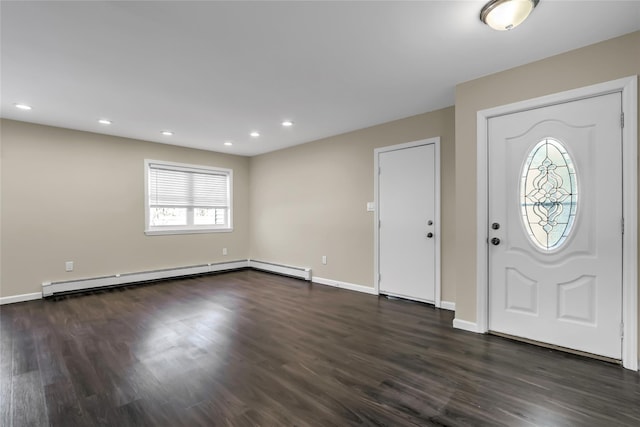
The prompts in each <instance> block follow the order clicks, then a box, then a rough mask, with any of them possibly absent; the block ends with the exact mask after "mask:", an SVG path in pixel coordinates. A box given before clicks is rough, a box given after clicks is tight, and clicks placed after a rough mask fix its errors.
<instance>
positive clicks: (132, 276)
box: [42, 260, 249, 298]
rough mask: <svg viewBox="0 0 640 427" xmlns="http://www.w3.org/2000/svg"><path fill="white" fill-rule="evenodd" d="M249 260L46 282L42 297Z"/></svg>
mask: <svg viewBox="0 0 640 427" xmlns="http://www.w3.org/2000/svg"><path fill="white" fill-rule="evenodd" d="M248 266H249V261H248V260H239V261H229V262H220V263H215V264H203V265H193V266H190V267H179V268H167V269H163V270H153V271H143V272H138V273H126V274H115V275H113V276H103V277H94V278H90V279H78V280H68V281H64V282H44V283H43V284H42V297H43V298H46V297H50V296H53V295H56V294H66V293H72V292H79V291H84V290H89V289H99V288H108V287H115V286H122V285H127V284H132V283H142V282H151V281H155V280H162V279H171V278H176V277H183V276H194V275H198V274H207V273H215V272H221V271H229V270H238V269H242V268H247V267H248Z"/></svg>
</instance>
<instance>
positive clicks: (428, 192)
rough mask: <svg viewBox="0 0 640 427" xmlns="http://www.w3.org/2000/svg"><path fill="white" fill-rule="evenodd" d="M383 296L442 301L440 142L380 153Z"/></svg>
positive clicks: (379, 183) (380, 269)
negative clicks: (438, 293)
mask: <svg viewBox="0 0 640 427" xmlns="http://www.w3.org/2000/svg"><path fill="white" fill-rule="evenodd" d="M376 154H377V161H378V166H379V169H378V170H379V176H378V218H379V231H378V236H379V237H378V250H379V261H378V267H379V275H380V276H379V292H380V293H382V294H386V295H393V296H398V297H403V298H408V299H413V300H417V301H423V302H429V303H435V301H436V268H437V265H436V244H437V243H436V242H437V241H438V238H439V236H436V231H437V230H438V228H437V226H436V221H437V220H439V217H438V218H436V213H437V209H439V208H438V207H437V206H436V144H435V143H426V144H422V145H417V146H410V147H404V148H398V149H391V150H386V151H376Z"/></svg>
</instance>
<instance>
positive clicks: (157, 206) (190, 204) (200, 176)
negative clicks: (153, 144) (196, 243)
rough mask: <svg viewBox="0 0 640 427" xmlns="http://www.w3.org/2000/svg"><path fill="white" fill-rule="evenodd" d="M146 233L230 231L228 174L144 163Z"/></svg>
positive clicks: (206, 169)
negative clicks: (145, 178) (145, 176)
mask: <svg viewBox="0 0 640 427" xmlns="http://www.w3.org/2000/svg"><path fill="white" fill-rule="evenodd" d="M145 164H146V171H147V183H146V184H147V185H146V188H147V197H146V201H147V206H146V210H147V221H146V223H147V224H146V226H147V227H146V232H147V233H148V234H153V233H154V232H160V233H166V232H203V231H227V230H230V229H231V171H230V170H228V169H217V168H210V167H206V166H194V165H183V164H173V163H168V162H158V161H151V160H147V161H145Z"/></svg>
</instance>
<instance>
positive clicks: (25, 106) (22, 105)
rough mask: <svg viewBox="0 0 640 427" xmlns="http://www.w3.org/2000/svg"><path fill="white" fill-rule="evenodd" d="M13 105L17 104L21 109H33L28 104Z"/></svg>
mask: <svg viewBox="0 0 640 427" xmlns="http://www.w3.org/2000/svg"><path fill="white" fill-rule="evenodd" d="M13 105H15V107H16V108H19V109H21V110H31V106H30V105H27V104H13Z"/></svg>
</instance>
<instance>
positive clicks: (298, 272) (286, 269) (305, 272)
mask: <svg viewBox="0 0 640 427" xmlns="http://www.w3.org/2000/svg"><path fill="white" fill-rule="evenodd" d="M248 262H249V264H248V267H249V268H253V269H255V270H262V271H268V272H270V273H278V274H284V275H286V276H293V277H297V278H300V279H303V280H311V269H310V268H307V267H294V266H291V265H284V264H275V263H273V262H265V261H257V260H255V259H250V260H248Z"/></svg>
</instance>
